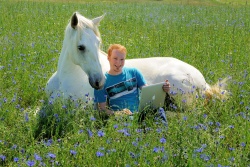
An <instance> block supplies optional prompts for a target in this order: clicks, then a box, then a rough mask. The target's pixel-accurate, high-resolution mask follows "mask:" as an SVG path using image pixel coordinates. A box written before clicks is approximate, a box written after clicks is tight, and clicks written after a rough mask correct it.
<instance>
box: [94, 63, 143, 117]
mask: <svg viewBox="0 0 250 167" xmlns="http://www.w3.org/2000/svg"><path fill="white" fill-rule="evenodd" d="M105 76H106V82H105V84H104V87H103V89H101V90H94V95H95V102H97V103H103V102H106V100H108V103H109V107H110V108H111V109H112V110H114V111H118V110H122V109H124V108H128V109H129V110H130V111H131V112H134V111H138V105H139V90H138V89H139V88H140V87H141V86H143V85H145V84H146V81H145V79H144V77H143V75H142V74H141V72H140V71H139V70H138V69H136V68H128V67H123V69H122V73H121V74H119V75H110V74H108V73H106V74H105Z"/></svg>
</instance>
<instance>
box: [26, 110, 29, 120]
mask: <svg viewBox="0 0 250 167" xmlns="http://www.w3.org/2000/svg"><path fill="white" fill-rule="evenodd" d="M25 121H26V122H28V121H29V114H28V113H27V112H26V113H25Z"/></svg>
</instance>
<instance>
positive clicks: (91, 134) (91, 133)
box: [87, 129, 93, 137]
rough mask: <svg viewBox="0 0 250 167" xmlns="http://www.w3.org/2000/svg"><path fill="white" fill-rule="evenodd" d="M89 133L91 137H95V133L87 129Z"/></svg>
mask: <svg viewBox="0 0 250 167" xmlns="http://www.w3.org/2000/svg"><path fill="white" fill-rule="evenodd" d="M87 131H88V134H89V137H92V136H93V132H91V130H89V129H87Z"/></svg>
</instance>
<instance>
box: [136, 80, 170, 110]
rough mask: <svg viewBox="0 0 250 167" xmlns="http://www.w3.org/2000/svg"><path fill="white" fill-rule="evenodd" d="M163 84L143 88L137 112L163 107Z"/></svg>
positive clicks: (164, 93) (164, 94)
mask: <svg viewBox="0 0 250 167" xmlns="http://www.w3.org/2000/svg"><path fill="white" fill-rule="evenodd" d="M164 83H165V82H161V83H156V84H153V85H148V86H143V87H142V89H141V92H140V103H139V108H138V109H139V112H140V111H142V110H143V109H144V108H148V107H150V108H160V107H163V105H164V102H165V97H166V92H164V91H163V90H162V86H163V84H164Z"/></svg>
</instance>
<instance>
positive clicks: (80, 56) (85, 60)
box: [65, 12, 105, 89]
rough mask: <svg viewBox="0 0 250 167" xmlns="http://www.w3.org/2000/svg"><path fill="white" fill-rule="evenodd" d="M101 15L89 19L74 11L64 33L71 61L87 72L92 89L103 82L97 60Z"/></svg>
mask: <svg viewBox="0 0 250 167" xmlns="http://www.w3.org/2000/svg"><path fill="white" fill-rule="evenodd" d="M103 17H104V16H100V17H97V18H95V19H93V20H89V19H87V18H85V17H84V16H82V15H80V14H79V13H77V12H76V13H74V14H73V15H72V17H71V20H70V23H69V24H68V26H67V28H66V33H65V36H66V39H67V42H68V43H67V48H68V49H69V52H71V53H70V55H71V59H72V61H73V63H74V64H76V65H79V66H80V67H81V68H82V70H83V71H84V72H85V73H86V74H87V76H88V79H89V83H90V85H91V87H93V88H94V89H101V88H102V87H103V85H104V82H105V76H104V74H103V71H102V67H101V64H100V60H99V54H100V43H101V37H100V33H99V30H98V25H99V23H100V21H101V20H102V18H103Z"/></svg>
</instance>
